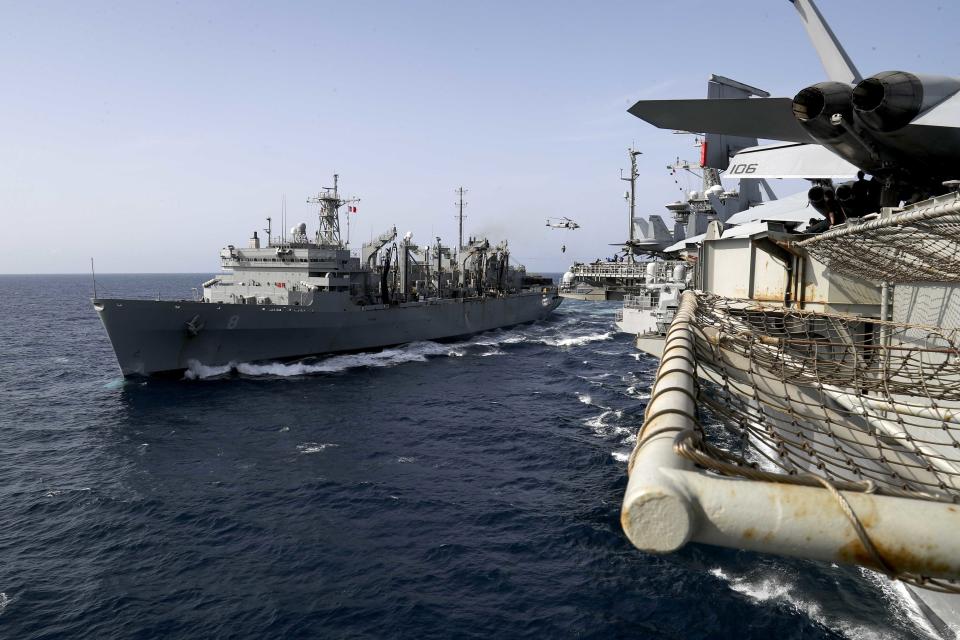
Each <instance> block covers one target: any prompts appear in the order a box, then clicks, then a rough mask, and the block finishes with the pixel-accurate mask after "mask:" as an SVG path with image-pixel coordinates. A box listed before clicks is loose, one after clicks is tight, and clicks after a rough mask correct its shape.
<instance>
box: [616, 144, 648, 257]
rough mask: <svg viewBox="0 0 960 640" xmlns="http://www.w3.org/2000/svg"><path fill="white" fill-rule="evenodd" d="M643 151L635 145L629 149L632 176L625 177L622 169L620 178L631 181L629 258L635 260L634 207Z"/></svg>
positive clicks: (629, 194)
mask: <svg viewBox="0 0 960 640" xmlns="http://www.w3.org/2000/svg"><path fill="white" fill-rule="evenodd" d="M642 153H643V152H642V151H637V150H636V149H634V148H633V147H630V148H629V149H627V155H628V156H629V157H630V177H629V178H624V177H623V169H620V179H621V180H625V181H627V182H629V183H630V191H629V192H628V193H627V201H628V202H629V203H630V207H629V210H630V211H629V215H630V219H629V222H628V223H627V224H628V225H629V232H630V251H629V252H628V253H627V260H628V261H629V262H633V217H634V208H635V204H636V188H637V176H639V175H640V172H639V171H638V170H637V156H639V155H640V154H642Z"/></svg>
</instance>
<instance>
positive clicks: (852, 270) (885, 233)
mask: <svg viewBox="0 0 960 640" xmlns="http://www.w3.org/2000/svg"><path fill="white" fill-rule="evenodd" d="M797 246H799V247H801V248H803V249H805V250H806V251H807V252H808V253H809V254H811V255H812V256H814V257H816V258H817V259H818V260H820V261H821V262H822V263H824V264H825V265H826V266H827V268H829V269H830V270H831V271H834V272H837V273H841V274H843V275H848V276H855V277H859V278H865V279H867V280H873V281H875V282H888V283H891V284H895V283H903V282H957V281H960V194H958V193H952V194H949V195H947V196H940V197H938V198H935V199H933V200H930V201H926V202H923V203H919V204H917V205H913V206H912V207H910V208H908V209H905V210H903V211H900V212H897V213H892V214H890V215H879V214H873V216H872V219H870V220H865V221H862V222H859V223H848V224H845V225H843V226H840V227H835V228H834V229H831V230H829V231H826V232H824V233H822V234H819V235H816V236H813V237H811V238H807V239H805V240H802V241H800V242H798V243H797Z"/></svg>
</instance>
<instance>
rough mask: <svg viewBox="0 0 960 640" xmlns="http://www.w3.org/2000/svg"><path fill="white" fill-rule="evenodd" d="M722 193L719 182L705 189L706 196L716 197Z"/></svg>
mask: <svg viewBox="0 0 960 640" xmlns="http://www.w3.org/2000/svg"><path fill="white" fill-rule="evenodd" d="M722 193H723V187H721V186H720V185H719V184H715V185H713V186H712V187H710V188H709V189H707V192H706V194H707V195H708V196H717V197H718V198H719V197H720V195H721V194H722Z"/></svg>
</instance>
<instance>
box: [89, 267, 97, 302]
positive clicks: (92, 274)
mask: <svg viewBox="0 0 960 640" xmlns="http://www.w3.org/2000/svg"><path fill="white" fill-rule="evenodd" d="M90 276H91V277H92V278H93V299H94V300H96V299H97V272H96V270H94V268H93V257H92V256H91V257H90Z"/></svg>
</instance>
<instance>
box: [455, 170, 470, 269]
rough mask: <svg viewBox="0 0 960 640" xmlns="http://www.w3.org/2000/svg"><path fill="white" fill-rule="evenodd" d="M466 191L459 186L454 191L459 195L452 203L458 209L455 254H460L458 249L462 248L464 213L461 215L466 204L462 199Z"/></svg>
mask: <svg viewBox="0 0 960 640" xmlns="http://www.w3.org/2000/svg"><path fill="white" fill-rule="evenodd" d="M466 192H467V190H466V189H464V188H463V187H460V188H459V189H457V190H456V191H455V192H454V193H456V194H457V195H459V196H460V200H459V201H457V202H455V203H454V204H456V205H457V211H458V213H457V220H458V222H459V227H460V234H459V240H458V242H457V255H460V249H461V248H463V219H464V218H465V217H466V216H465V215H463V207H464V205H466V204H467V203H466V202H464V201H463V194H465V193H466Z"/></svg>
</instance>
